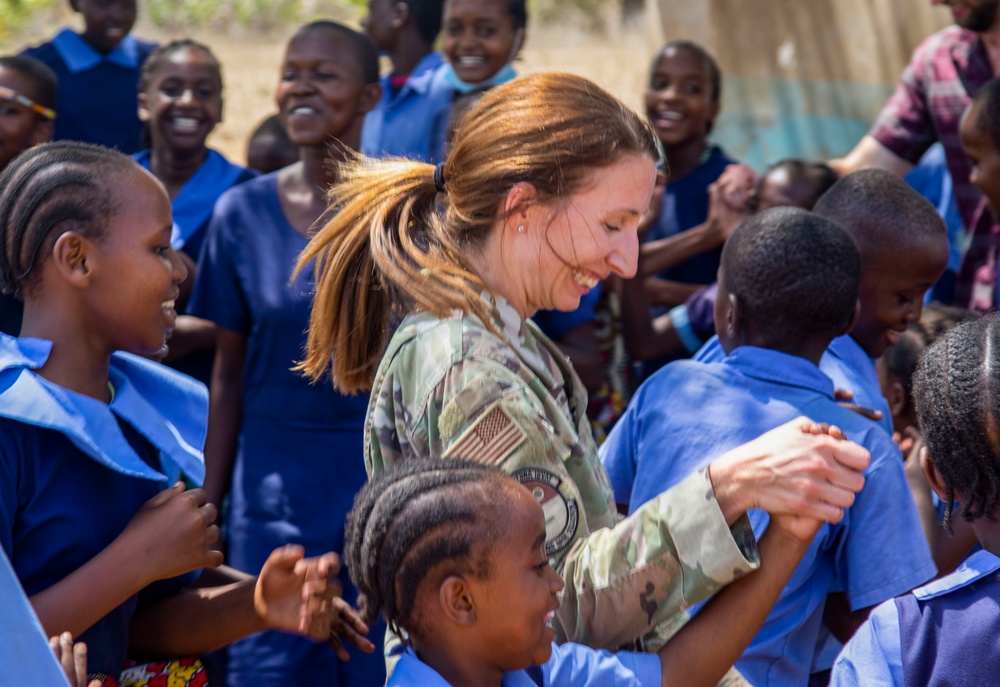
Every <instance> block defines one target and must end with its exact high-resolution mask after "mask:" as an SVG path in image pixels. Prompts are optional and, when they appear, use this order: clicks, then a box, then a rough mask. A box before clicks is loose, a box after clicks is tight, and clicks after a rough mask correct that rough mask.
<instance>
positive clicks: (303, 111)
mask: <svg viewBox="0 0 1000 687" xmlns="http://www.w3.org/2000/svg"><path fill="white" fill-rule="evenodd" d="M290 114H293V115H312V114H316V110H314V109H313V108H311V107H306V106H305V105H300V106H299V107H296V108H295V109H293V110H292V111H291V112H290Z"/></svg>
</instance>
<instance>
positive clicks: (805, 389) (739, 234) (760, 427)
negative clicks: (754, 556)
mask: <svg viewBox="0 0 1000 687" xmlns="http://www.w3.org/2000/svg"><path fill="white" fill-rule="evenodd" d="M860 271H861V260H860V257H859V255H858V250H857V248H856V247H855V246H854V243H853V242H852V241H851V238H850V237H849V236H848V235H847V234H846V233H845V232H844V231H843V230H842V229H840V228H839V227H838V226H837V225H835V224H833V223H832V222H830V221H828V220H824V219H822V218H820V217H817V216H815V215H813V214H811V213H808V212H806V211H803V210H799V209H796V208H776V209H772V210H767V211H765V212H763V213H760V214H758V215H755V216H754V217H752V218H750V219H748V220H747V221H746V222H745V223H744V224H743V225H742V226H741V227H740V228H739V229H737V230H736V232H735V233H734V234H733V235H732V236H731V237H730V239H729V240H728V241H727V243H726V246H725V248H724V249H723V257H722V266H721V267H720V269H719V297H718V299H717V300H716V319H715V321H716V329H717V331H718V332H719V342H720V343H721V346H722V348H723V349H724V350H725V351H727V352H729V356H728V357H727V358H725V360H724V361H722V362H720V363H712V364H703V363H698V362H693V361H681V362H676V363H672V364H670V365H668V366H666V367H664V368H663V369H661V370H660V371H659V372H657V373H656V374H655V375H654V376H653V377H651V378H650V379H649V380H647V381H646V382H645V383H644V384H643V386H642V387H641V388H640V389H639V391H638V392H637V394H636V395H635V396H634V397H633V399H632V405H631V406H630V407H629V409H628V410H627V411H626V413H625V415H624V416H623V418H622V419H621V420H620V421H619V423H618V425H616V427H615V429H614V430H613V431H612V433H611V435H610V436H609V437H608V440H607V441H606V442H605V444H604V445H603V446H602V449H601V455H602V461H603V463H604V465H605V467H606V468H607V470H608V473H609V476H610V478H611V482H612V485H613V487H614V489H615V496H616V501H617V502H618V503H620V504H628V506H629V510H630V512H631V511H634V510H635V509H637V508H638V507H639V506H641V505H642V504H643V503H645V502H646V501H648V500H649V499H650V498H652V497H653V496H655V495H656V494H659V493H660V492H661V491H662V490H663V489H667V488H669V487H670V486H672V485H673V484H676V483H677V482H679V481H680V480H681V479H683V478H684V477H686V476H687V475H688V474H690V473H691V472H693V471H695V470H697V469H700V468H702V467H704V464H703V461H702V460H701V459H700V458H699V457H698V456H700V455H703V454H705V455H711V454H713V452H718V451H720V450H726V449H727V448H731V447H733V446H737V445H739V444H741V443H743V442H745V441H747V440H750V439H752V438H754V437H756V436H758V435H759V434H761V433H762V432H764V431H767V430H769V429H772V428H773V427H776V426H778V425H780V424H781V423H782V422H785V421H787V420H788V419H790V418H793V417H795V416H796V415H799V414H803V415H806V416H807V417H810V418H811V419H813V420H815V421H817V422H827V423H830V424H834V425H837V426H838V427H840V428H841V429H843V430H844V432H845V433H846V434H847V436H848V437H849V438H850V439H851V440H853V441H855V442H857V443H859V444H861V445H863V446H864V447H865V448H867V449H868V450H869V451H870V453H871V456H872V462H871V465H870V466H869V468H868V469H867V470H866V471H865V476H866V482H865V486H864V488H863V489H862V491H861V492H860V493H859V494H858V496H857V499H856V500H855V502H854V505H853V506H851V508H849V509H847V510H846V511H845V516H844V519H843V521H842V522H840V523H838V524H835V525H824V526H823V527H821V528H820V530H819V533H818V535H817V536H816V538H815V539H814V541H813V542H812V544H811V546H810V548H809V551H808V552H807V553H806V555H805V558H804V559H803V561H802V563H801V564H800V565H799V567H798V569H797V570H796V572H795V574H794V575H793V576H792V579H791V582H790V583H789V584H788V586H787V587H786V588H785V590H784V591H783V592H782V595H781V599H780V600H779V601H778V603H777V604H776V606H775V608H774V610H773V611H772V613H771V614H770V616H769V617H768V620H767V621H766V622H765V624H764V626H763V628H762V630H761V632H760V633H759V634H758V635H757V637H756V638H755V639H754V640H753V642H751V644H750V646H749V648H748V649H747V651H746V652H745V653H744V655H743V657H742V658H741V659H740V660H739V661H738V662H737V663H736V668H737V669H738V670H739V671H740V672H741V673H742V674H743V675H744V676H745V677H746V678H747V679H749V680H750V682H751V683H753V684H754V685H758V687H759V686H761V685H805V684H806V683H807V681H808V679H809V675H810V672H811V671H812V669H813V668H814V665H813V664H814V660H815V659H816V656H815V651H816V645H817V641H818V639H819V637H820V632H821V624H822V622H823V617H824V603H825V601H826V597H827V595H828V593H830V592H837V591H839V592H845V593H846V595H847V598H848V600H849V602H850V608H851V610H852V611H854V612H856V613H860V614H863V613H864V612H865V609H867V608H868V607H870V606H874V605H875V604H877V603H880V602H881V601H884V600H885V599H886V598H889V597H891V596H892V595H893V594H894V593H899V592H897V591H894V590H899V591H907V590H909V589H912V588H913V587H915V586H916V585H918V584H920V583H921V582H923V581H925V580H927V579H928V578H930V577H931V576H933V574H934V572H935V569H934V564H933V562H932V560H931V558H930V553H929V551H928V548H927V543H926V541H925V540H924V536H923V532H922V530H921V528H920V523H919V521H918V519H917V514H916V511H915V509H914V506H913V503H912V500H911V499H910V497H909V492H908V489H907V484H906V480H905V477H904V475H903V465H902V458H901V456H900V454H899V449H898V448H897V447H896V445H895V444H894V443H893V442H892V439H891V438H890V437H889V436H888V435H887V434H885V433H884V432H882V431H881V430H879V429H878V428H877V427H876V426H875V425H874V424H872V423H871V422H869V421H868V420H865V419H864V418H862V417H861V416H859V415H857V414H855V413H852V412H851V411H849V410H846V409H844V408H842V407H840V405H839V404H838V403H837V402H836V401H835V400H834V395H833V390H834V387H833V384H832V383H831V381H830V380H829V378H827V377H826V376H825V375H824V374H823V373H822V372H821V371H820V369H819V367H818V363H819V359H820V357H821V356H822V355H823V351H824V350H825V349H826V348H827V346H828V345H829V342H830V341H831V339H833V338H834V337H835V336H837V335H839V334H842V333H843V332H844V331H846V330H847V329H849V328H850V326H851V324H852V321H853V318H854V313H855V303H856V299H857V292H858V284H859V281H860ZM750 519H751V523H752V524H753V526H754V530H755V532H757V533H761V532H762V531H763V530H764V529H765V528H766V527H767V525H768V518H767V515H766V514H764V513H762V512H760V511H752V512H751V514H750ZM846 621H847V619H844V620H843V621H842V622H846ZM828 622H830V621H829V620H828ZM831 662H832V660H831ZM829 667H830V666H829V665H826V666H821V668H824V669H825V668H829Z"/></svg>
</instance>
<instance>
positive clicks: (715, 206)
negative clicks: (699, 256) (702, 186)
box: [707, 181, 747, 245]
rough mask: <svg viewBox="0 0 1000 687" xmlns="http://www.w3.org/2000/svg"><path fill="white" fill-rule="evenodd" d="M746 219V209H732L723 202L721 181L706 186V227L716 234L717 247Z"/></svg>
mask: <svg viewBox="0 0 1000 687" xmlns="http://www.w3.org/2000/svg"><path fill="white" fill-rule="evenodd" d="M746 218H747V211H746V209H737V208H733V207H732V206H731V205H729V204H728V203H727V202H726V201H725V190H724V186H723V185H722V182H721V181H716V182H715V183H712V184H709V186H708V219H707V222H708V225H709V226H710V227H711V228H712V229H713V230H714V231H715V232H716V235H717V237H718V241H719V245H722V244H724V243H725V242H726V241H727V240H728V239H729V237H730V236H732V235H733V232H734V231H736V229H737V228H738V227H739V226H740V225H741V224H743V220H745V219H746Z"/></svg>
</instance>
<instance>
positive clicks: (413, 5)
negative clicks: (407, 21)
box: [402, 0, 444, 43]
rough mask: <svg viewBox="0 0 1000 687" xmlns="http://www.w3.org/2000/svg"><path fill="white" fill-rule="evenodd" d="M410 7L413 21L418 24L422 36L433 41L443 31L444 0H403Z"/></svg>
mask: <svg viewBox="0 0 1000 687" xmlns="http://www.w3.org/2000/svg"><path fill="white" fill-rule="evenodd" d="M402 2H404V3H405V4H406V6H407V7H409V8H410V14H411V15H412V16H413V23H415V24H416V25H417V31H418V32H419V33H420V37H421V38H423V39H424V40H425V41H427V43H433V42H434V41H435V40H437V37H438V34H439V33H441V22H442V21H444V0H402Z"/></svg>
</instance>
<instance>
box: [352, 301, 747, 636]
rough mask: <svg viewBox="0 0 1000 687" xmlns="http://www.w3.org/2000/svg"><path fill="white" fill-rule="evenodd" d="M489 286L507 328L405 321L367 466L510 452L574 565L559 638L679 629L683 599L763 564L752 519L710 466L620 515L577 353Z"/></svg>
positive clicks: (368, 429)
mask: <svg viewBox="0 0 1000 687" xmlns="http://www.w3.org/2000/svg"><path fill="white" fill-rule="evenodd" d="M484 298H489V299H490V300H491V302H492V304H493V310H494V316H495V318H496V320H495V325H496V328H497V330H499V331H500V332H502V336H497V335H496V334H494V333H492V332H491V331H490V330H489V329H487V328H486V327H485V326H484V325H483V323H482V322H481V321H480V320H479V319H478V318H476V317H474V316H472V315H464V316H463V315H462V314H461V313H457V312H456V313H455V314H454V315H453V316H451V317H449V318H446V319H440V318H437V317H435V316H433V315H430V314H428V313H417V314H413V315H410V316H409V317H407V318H406V319H405V320H404V321H403V323H402V324H401V325H400V327H399V329H398V330H397V331H396V333H395V335H394V336H393V338H392V340H391V342H390V343H389V347H388V349H387V351H386V353H385V356H384V358H383V359H382V362H381V364H380V366H379V369H378V372H377V373H376V376H375V381H374V385H373V388H372V396H371V401H370V403H369V406H368V418H367V421H366V422H365V465H366V467H367V469H368V472H369V474H372V473H374V472H378V471H381V470H384V469H385V468H387V467H389V466H391V465H394V464H396V463H397V462H399V461H402V460H406V459H408V458H411V457H427V456H435V457H437V456H443V457H462V458H466V459H471V460H478V461H481V462H487V463H491V464H494V465H498V466H500V467H501V468H502V469H503V470H504V471H506V472H508V473H509V474H511V475H512V476H513V477H514V478H515V479H517V480H518V481H520V482H521V483H522V484H524V485H525V486H526V487H528V489H529V490H531V492H532V493H533V494H534V495H535V497H536V498H537V499H538V500H539V502H540V503H541V505H542V509H543V511H544V512H545V524H546V535H547V541H546V551H547V553H548V554H549V555H550V556H551V557H552V558H553V560H554V565H555V567H556V569H557V570H558V571H559V572H560V573H561V574H562V575H563V577H564V578H565V579H566V590H565V592H564V595H563V599H562V604H561V606H560V610H559V612H558V615H557V618H556V626H557V629H558V630H559V641H575V642H580V643H582V644H587V645H588V646H591V647H594V648H608V649H614V648H618V647H620V646H625V645H633V646H634V645H635V643H636V642H637V641H638V640H640V639H641V638H643V637H644V636H646V635H647V633H650V631H652V630H658V632H655V633H654V635H653V636H659V637H661V638H662V637H664V636H669V635H670V634H672V632H673V631H674V630H675V629H676V627H677V626H678V625H679V624H682V623H683V622H684V620H685V619H686V614H680V615H678V613H679V611H681V610H683V609H684V608H686V607H687V606H689V605H691V604H693V603H696V602H698V601H700V600H702V599H704V598H705V597H707V596H708V595H710V594H712V593H714V592H715V591H716V590H718V589H719V588H720V587H721V586H723V585H725V584H727V583H728V582H730V581H732V580H733V579H735V578H736V577H738V576H739V575H741V574H743V573H745V572H748V571H750V570H753V569H754V568H755V567H756V566H757V565H758V562H759V559H758V556H757V547H756V541H755V540H754V539H753V534H752V532H751V531H750V528H749V525H748V524H746V523H745V522H744V521H741V522H740V523H738V524H737V525H736V526H734V527H733V529H732V530H731V529H730V528H729V526H728V525H727V524H726V521H725V518H724V517H723V515H722V511H721V510H720V508H719V505H718V503H717V502H716V500H715V496H714V492H713V490H712V486H711V482H710V481H709V478H708V475H707V472H706V471H702V472H699V473H696V474H694V475H691V476H690V477H689V478H688V479H686V480H685V481H683V482H681V483H680V484H678V485H677V486H675V487H674V488H673V489H671V490H670V491H669V492H666V493H665V494H662V495H661V496H659V497H658V498H655V499H653V500H652V501H650V502H649V503H647V504H646V505H645V506H643V507H642V508H640V509H639V510H638V511H636V512H635V513H634V514H632V515H631V516H629V517H627V518H624V519H623V518H622V517H621V516H620V515H619V514H618V511H617V509H616V507H615V503H614V497H613V494H612V490H611V486H610V484H609V481H608V477H607V473H606V472H605V471H604V468H603V467H602V465H601V463H600V461H599V459H598V456H597V447H596V445H595V444H594V440H593V436H592V434H591V429H590V424H589V422H588V421H587V416H586V406H587V402H586V398H587V397H586V391H585V390H584V388H583V385H582V384H581V382H580V380H579V379H578V378H577V376H576V373H575V372H573V368H572V366H571V365H570V362H569V359H568V358H567V357H566V356H565V355H563V354H562V353H561V352H560V351H559V349H558V348H557V347H556V346H555V344H553V343H552V342H551V341H549V340H548V339H547V338H546V337H545V336H544V335H543V334H542V333H541V332H539V331H538V329H537V328H536V327H535V325H534V324H533V323H531V322H530V321H525V320H522V319H521V318H520V317H519V316H518V314H517V312H516V311H515V310H514V309H513V307H511V306H510V305H509V304H508V303H507V302H506V301H504V300H502V299H501V298H499V297H491V296H486V295H484ZM744 520H745V519H744ZM657 626H659V627H657ZM651 638H652V637H651ZM658 643H662V642H658ZM648 648H654V647H650V646H647V649H648Z"/></svg>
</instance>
